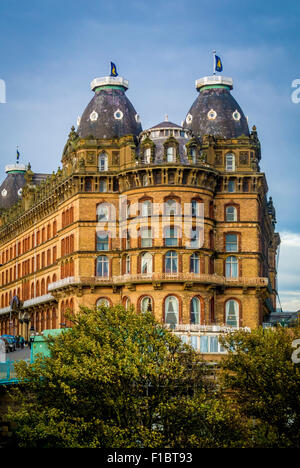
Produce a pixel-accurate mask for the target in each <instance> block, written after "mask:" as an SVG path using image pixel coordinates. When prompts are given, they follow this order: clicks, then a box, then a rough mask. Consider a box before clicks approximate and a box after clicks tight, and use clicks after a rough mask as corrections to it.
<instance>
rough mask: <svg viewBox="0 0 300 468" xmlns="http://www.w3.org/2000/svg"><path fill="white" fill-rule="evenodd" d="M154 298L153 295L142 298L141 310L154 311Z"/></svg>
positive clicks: (143, 311)
mask: <svg viewBox="0 0 300 468" xmlns="http://www.w3.org/2000/svg"><path fill="white" fill-rule="evenodd" d="M152 310H153V307H152V299H151V297H143V299H142V300H141V312H142V313H143V314H144V313H145V312H152Z"/></svg>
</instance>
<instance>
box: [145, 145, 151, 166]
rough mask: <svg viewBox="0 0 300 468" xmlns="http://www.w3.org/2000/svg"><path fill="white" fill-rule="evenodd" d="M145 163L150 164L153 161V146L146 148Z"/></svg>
mask: <svg viewBox="0 0 300 468" xmlns="http://www.w3.org/2000/svg"><path fill="white" fill-rule="evenodd" d="M143 163H144V164H150V163H151V148H146V149H145V150H144V155H143Z"/></svg>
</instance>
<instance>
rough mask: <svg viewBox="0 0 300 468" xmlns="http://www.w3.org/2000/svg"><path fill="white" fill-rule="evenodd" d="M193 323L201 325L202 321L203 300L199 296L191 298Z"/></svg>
mask: <svg viewBox="0 0 300 468" xmlns="http://www.w3.org/2000/svg"><path fill="white" fill-rule="evenodd" d="M190 318H191V324H193V325H199V324H200V323H201V301H200V299H199V297H193V299H192V300H191V317H190Z"/></svg>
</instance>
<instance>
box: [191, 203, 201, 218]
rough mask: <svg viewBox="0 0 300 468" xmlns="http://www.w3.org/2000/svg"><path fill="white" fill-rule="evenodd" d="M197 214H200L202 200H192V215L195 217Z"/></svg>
mask: <svg viewBox="0 0 300 468" xmlns="http://www.w3.org/2000/svg"><path fill="white" fill-rule="evenodd" d="M197 216H200V202H199V201H197V200H192V217H193V218H195V217H197Z"/></svg>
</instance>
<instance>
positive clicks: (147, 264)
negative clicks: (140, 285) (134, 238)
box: [141, 252, 153, 275]
mask: <svg viewBox="0 0 300 468" xmlns="http://www.w3.org/2000/svg"><path fill="white" fill-rule="evenodd" d="M152 270H153V257H152V255H151V254H150V253H149V252H145V253H143V254H142V257H141V272H142V274H143V275H148V274H151V273H152Z"/></svg>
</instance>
